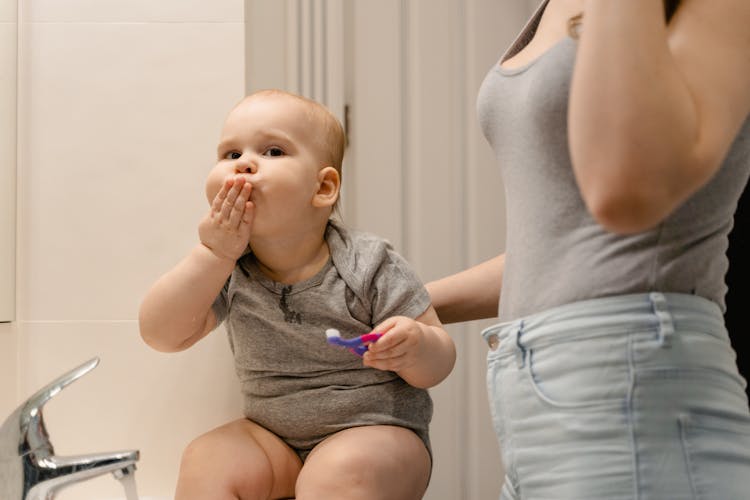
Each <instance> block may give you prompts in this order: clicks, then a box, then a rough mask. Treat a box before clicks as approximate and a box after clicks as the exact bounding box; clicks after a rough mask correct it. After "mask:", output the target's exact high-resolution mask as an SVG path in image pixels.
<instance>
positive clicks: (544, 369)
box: [525, 334, 630, 409]
mask: <svg viewBox="0 0 750 500" xmlns="http://www.w3.org/2000/svg"><path fill="white" fill-rule="evenodd" d="M628 352H629V351H628V336H627V335H626V334H623V335H622V336H616V335H615V336H613V335H610V336H603V337H597V338H589V339H585V340H578V341H568V342H558V343H555V344H552V345H548V346H544V347H541V348H535V349H529V350H528V351H527V353H526V356H527V359H526V360H525V363H526V369H527V372H528V376H529V379H530V380H529V383H530V384H531V386H532V388H533V390H534V392H535V393H536V395H537V396H538V397H539V399H540V400H542V401H543V402H544V403H545V404H547V405H550V406H552V407H555V408H562V409H577V408H580V409H588V408H591V407H612V406H620V405H623V404H624V402H625V401H626V398H627V395H628V391H629V387H630V368H629V362H628V359H629V358H628Z"/></svg>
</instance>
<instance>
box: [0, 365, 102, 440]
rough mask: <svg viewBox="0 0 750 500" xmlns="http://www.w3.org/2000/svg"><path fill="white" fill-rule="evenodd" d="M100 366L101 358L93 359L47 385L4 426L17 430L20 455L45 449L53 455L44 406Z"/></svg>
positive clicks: (25, 403)
mask: <svg viewBox="0 0 750 500" xmlns="http://www.w3.org/2000/svg"><path fill="white" fill-rule="evenodd" d="M98 364H99V358H98V357H96V358H92V359H90V360H89V361H87V362H85V363H83V364H82V365H80V366H78V367H76V368H74V369H72V370H70V371H69V372H67V373H64V374H63V375H60V376H59V377H58V378H56V379H55V380H53V381H52V382H50V383H49V384H47V385H45V386H44V387H42V388H41V389H39V390H38V391H36V392H35V393H34V394H33V395H31V396H30V397H29V398H28V399H27V400H26V402H24V403H23V404H22V405H21V406H20V407H19V408H18V409H17V410H16V411H15V412H14V413H13V414H12V415H11V416H10V417H9V418H8V420H6V422H5V423H4V424H3V426H2V427H5V426H12V427H15V428H16V429H17V431H16V432H17V433H18V434H19V435H18V438H20V441H21V442H20V443H18V444H19V448H18V453H19V455H22V454H24V453H26V452H28V451H33V450H37V449H39V448H45V449H46V450H47V451H48V452H49V453H53V450H52V444H51V443H50V440H49V435H48V434H47V429H46V428H45V426H44V419H43V418H42V408H43V407H44V405H45V404H46V403H47V401H49V400H50V399H52V398H53V397H54V396H56V395H57V394H58V393H59V392H60V391H62V390H63V389H64V388H65V387H66V386H68V385H70V384H71V383H73V382H75V381H76V380H78V379H79V378H81V377H82V376H84V375H85V374H87V373H88V372H90V371H91V370H93V369H94V368H95V367H96V365H98Z"/></svg>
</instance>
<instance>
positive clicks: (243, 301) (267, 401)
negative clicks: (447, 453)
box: [213, 222, 432, 460]
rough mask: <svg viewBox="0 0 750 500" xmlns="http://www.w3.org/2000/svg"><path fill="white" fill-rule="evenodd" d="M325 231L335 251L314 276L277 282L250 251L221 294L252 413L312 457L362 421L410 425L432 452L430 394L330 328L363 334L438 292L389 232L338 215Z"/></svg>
mask: <svg viewBox="0 0 750 500" xmlns="http://www.w3.org/2000/svg"><path fill="white" fill-rule="evenodd" d="M325 238H326V242H327V243H328V247H329V249H330V253H331V258H330V259H329V260H328V263H327V264H326V265H325V266H324V267H323V269H322V270H321V271H320V272H318V273H317V274H316V275H315V276H313V277H312V278H310V279H308V280H305V281H303V282H300V283H295V284H293V285H284V284H281V283H277V282H274V281H272V280H271V279H269V278H268V277H266V276H265V275H264V274H263V273H262V272H261V271H260V269H259V268H258V266H257V263H256V261H255V258H254V256H253V255H252V254H251V253H249V254H247V255H245V256H244V257H242V258H241V259H240V260H239V261H238V263H237V266H236V267H235V270H234V272H233V273H232V275H231V276H230V278H229V280H228V281H227V284H226V286H225V287H224V289H223V290H222V292H221V294H220V295H219V296H218V297H217V299H216V301H215V302H214V305H213V310H214V313H215V314H216V317H217V320H218V321H219V322H222V321H224V320H226V328H227V331H228V333H229V342H230V345H231V348H232V352H233V353H234V359H235V368H236V371H237V375H238V377H239V380H240V384H241V387H242V393H243V397H244V414H245V416H246V417H247V418H248V419H250V420H252V421H253V422H256V423H258V424H260V425H262V426H263V427H265V428H266V429H268V430H270V431H272V432H273V433H275V434H276V435H277V436H279V437H280V438H281V439H283V440H284V441H285V442H286V443H287V444H289V446H291V447H292V448H294V449H295V450H296V451H297V453H298V454H299V455H300V457H301V458H302V459H303V460H304V458H306V456H307V453H309V451H310V450H311V449H312V448H313V447H314V446H315V445H316V444H318V443H319V442H321V441H322V440H323V439H325V438H326V437H328V436H330V435H331V434H333V433H335V432H338V431H340V430H343V429H347V428H350V427H356V426H362V425H379V424H385V425H397V426H401V427H406V428H408V429H411V430H413V431H414V432H415V433H416V434H417V435H418V436H419V437H420V438H421V439H422V440H423V441H424V443H425V445H426V446H427V449H428V450H429V449H430V446H429V438H428V427H429V423H430V419H431V418H432V400H431V398H430V395H429V393H428V392H427V391H426V390H424V389H417V388H415V387H412V386H411V385H409V384H408V383H406V382H405V381H404V380H403V379H402V378H401V377H399V376H398V375H397V374H396V373H394V372H389V371H381V370H376V369H373V368H368V367H365V366H363V364H362V359H361V358H359V357H358V356H356V355H354V354H352V353H350V352H349V351H348V350H346V349H344V348H341V347H334V346H331V345H329V344H328V343H327V342H326V335H325V331H326V329H328V328H335V329H337V330H339V332H341V335H342V337H347V338H348V337H356V336H358V335H361V334H364V333H368V332H371V331H372V330H373V328H374V327H375V326H376V325H377V324H378V323H379V322H381V321H383V320H384V319H386V318H389V317H391V316H408V317H411V318H416V317H418V316H420V315H421V314H422V313H423V312H425V311H426V310H427V308H428V307H429V305H430V298H429V295H428V294H427V291H426V290H425V288H424V286H423V285H422V283H421V281H420V280H419V278H418V277H417V275H416V274H415V273H414V271H412V270H411V268H410V267H409V265H408V264H407V262H406V261H405V260H404V259H403V258H402V257H400V256H399V255H398V254H397V253H396V252H394V250H393V249H392V247H391V246H390V244H389V243H388V242H386V241H385V240H382V239H380V238H378V237H375V236H373V235H370V234H366V233H360V232H354V231H349V230H346V229H345V228H343V227H342V226H340V225H339V224H337V223H335V222H330V223H329V224H328V228H327V229H326V235H325Z"/></svg>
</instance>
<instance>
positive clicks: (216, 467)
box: [175, 419, 302, 500]
mask: <svg viewBox="0 0 750 500" xmlns="http://www.w3.org/2000/svg"><path fill="white" fill-rule="evenodd" d="M301 467H302V462H301V461H300V459H299V457H298V456H297V454H296V453H295V452H294V451H293V450H292V449H291V448H289V446H287V445H286V443H284V442H283V441H282V440H281V439H279V438H278V437H277V436H276V435H274V434H273V433H271V432H269V431H268V430H266V429H264V428H263V427H261V426H259V425H258V424H255V423H254V422H251V421H249V420H247V419H241V420H235V421H234V422H230V423H228V424H225V425H222V426H221V427H218V428H216V429H214V430H212V431H209V432H207V433H206V434H203V435H202V436H200V437H198V438H197V439H195V440H194V441H193V442H191V443H190V444H189V445H188V447H187V449H186V450H185V452H184V453H183V455H182V463H181V464H180V474H179V478H178V481H177V491H176V492H175V500H206V499H207V498H210V499H212V500H269V499H275V498H286V497H292V496H294V483H295V481H296V479H297V475H298V474H299V471H300V468H301Z"/></svg>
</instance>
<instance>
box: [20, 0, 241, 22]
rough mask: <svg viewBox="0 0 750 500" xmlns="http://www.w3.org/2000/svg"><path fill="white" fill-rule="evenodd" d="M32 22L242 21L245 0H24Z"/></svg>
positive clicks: (25, 10) (27, 17)
mask: <svg viewBox="0 0 750 500" xmlns="http://www.w3.org/2000/svg"><path fill="white" fill-rule="evenodd" d="M21 1H22V2H23V7H24V11H23V12H24V19H25V20H26V21H31V22H93V23H101V22H239V21H242V16H243V7H242V3H243V0H213V1H211V2H206V1H204V0H161V1H158V2H155V1H152V0H21Z"/></svg>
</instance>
